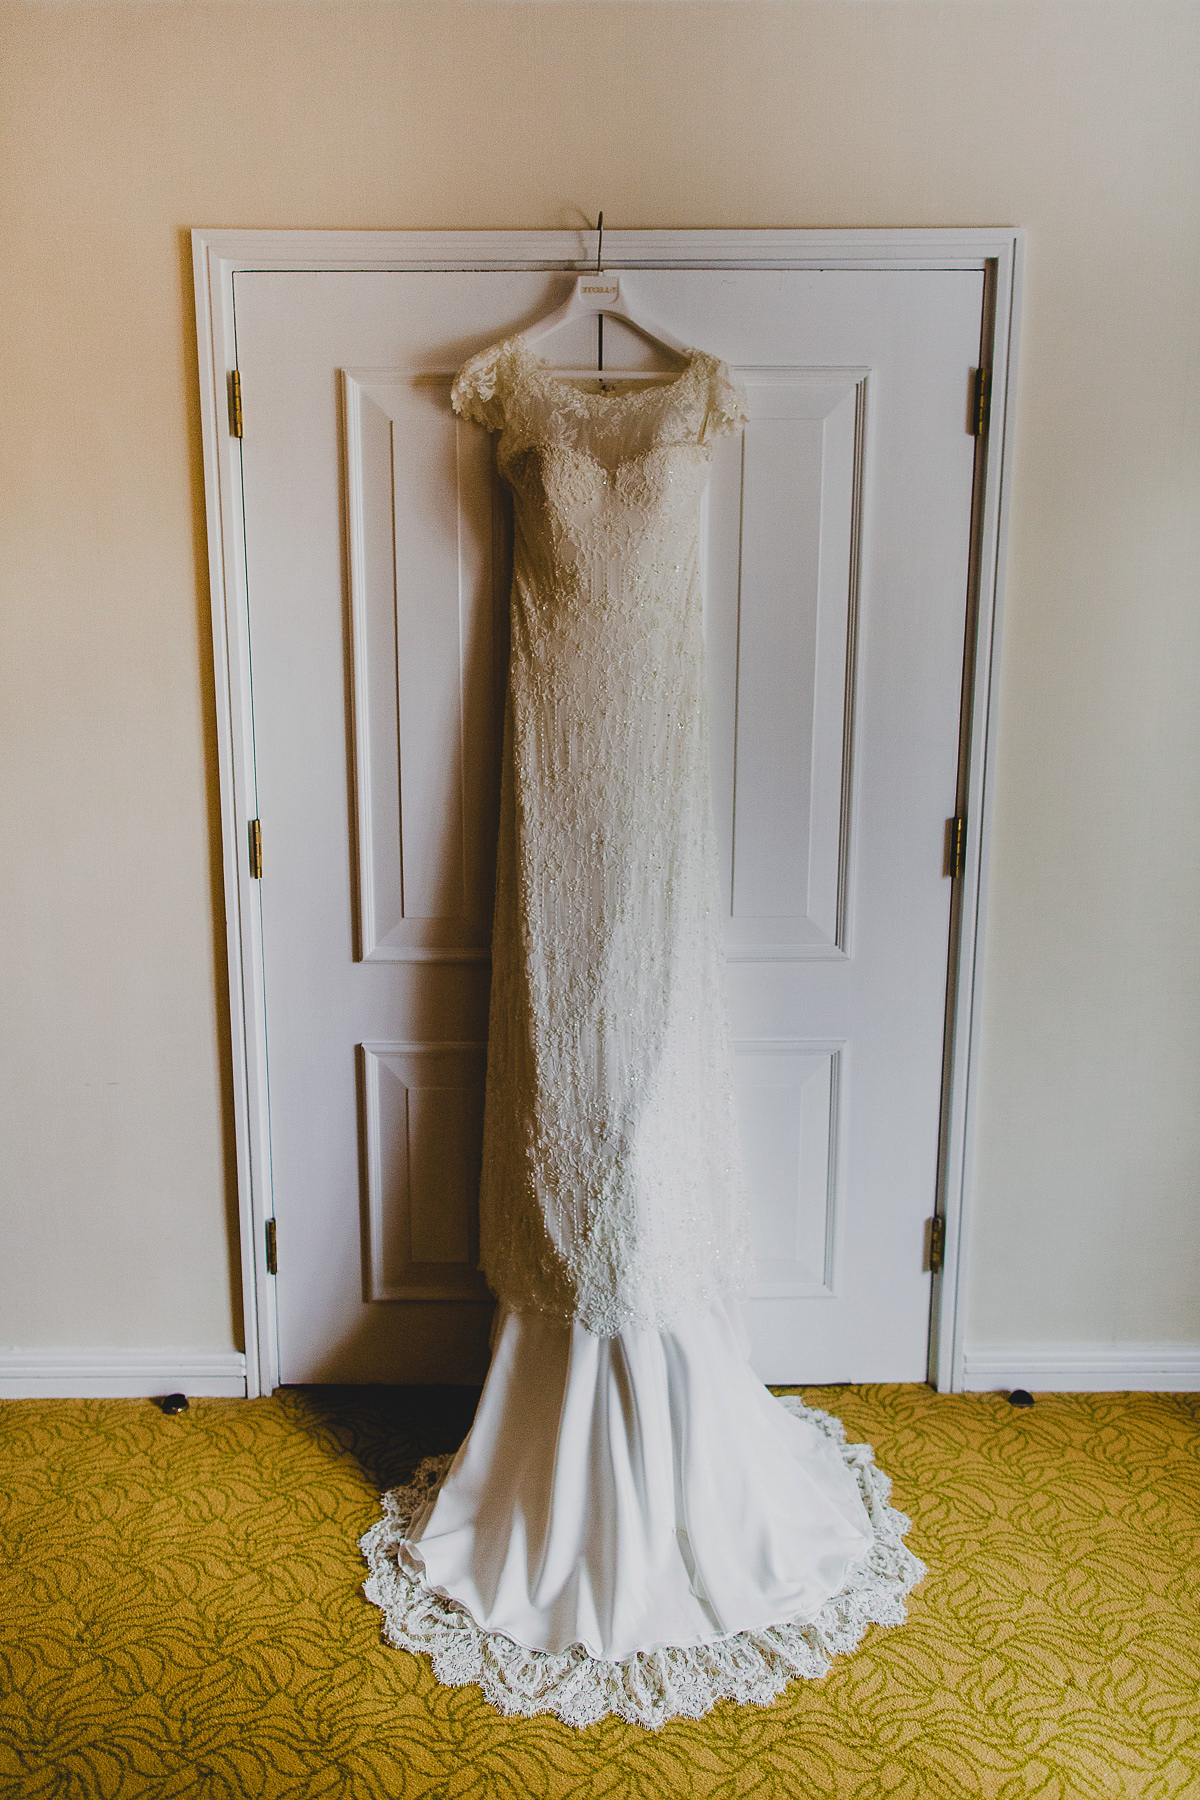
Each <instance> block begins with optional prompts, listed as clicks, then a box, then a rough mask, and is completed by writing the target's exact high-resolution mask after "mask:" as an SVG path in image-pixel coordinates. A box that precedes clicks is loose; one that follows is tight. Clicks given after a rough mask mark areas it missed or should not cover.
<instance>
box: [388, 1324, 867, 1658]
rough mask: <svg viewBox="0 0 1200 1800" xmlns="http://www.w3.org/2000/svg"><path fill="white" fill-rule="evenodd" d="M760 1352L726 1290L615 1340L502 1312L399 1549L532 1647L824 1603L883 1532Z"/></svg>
mask: <svg viewBox="0 0 1200 1800" xmlns="http://www.w3.org/2000/svg"><path fill="white" fill-rule="evenodd" d="M746 1351H747V1346H746V1340H745V1335H744V1332H743V1330H742V1327H741V1323H740V1319H739V1317H738V1315H737V1312H736V1310H735V1309H734V1308H733V1307H730V1306H725V1305H720V1306H716V1307H713V1308H711V1309H710V1310H707V1311H705V1312H702V1313H698V1314H695V1315H693V1316H691V1317H689V1318H688V1319H687V1320H686V1321H685V1322H683V1323H681V1324H679V1325H677V1326H676V1327H674V1328H673V1329H672V1330H670V1331H624V1332H622V1333H620V1335H619V1336H616V1337H611V1338H606V1337H597V1336H595V1335H594V1334H593V1333H591V1332H589V1331H586V1330H584V1329H583V1327H582V1326H578V1325H575V1326H564V1325H560V1324H556V1323H554V1322H552V1321H549V1320H547V1319H544V1318H542V1317H541V1316H540V1315H537V1314H530V1313H515V1312H503V1313H502V1314H501V1315H500V1316H499V1318H498V1320H497V1326H496V1331H495V1333H494V1352H493V1357H492V1363H491V1367H490V1369H489V1372H488V1377H487V1382H486V1385H485V1387H484V1390H483V1394H482V1397H481V1399H480V1403H479V1410H478V1412H477V1414H476V1416H475V1421H474V1423H473V1425H472V1427H471V1430H470V1433H469V1435H468V1436H467V1438H466V1440H465V1441H464V1443H463V1444H462V1446H461V1448H460V1449H459V1452H458V1454H457V1456H456V1457H455V1459H454V1462H453V1464H452V1465H451V1468H450V1471H449V1473H448V1475H447V1477H446V1479H445V1481H444V1483H443V1484H442V1486H441V1488H440V1489H439V1490H438V1492H437V1494H436V1496H435V1498H434V1499H433V1500H432V1501H431V1502H430V1503H429V1504H428V1505H427V1506H426V1508H425V1509H424V1511H423V1512H421V1513H419V1514H417V1515H416V1516H415V1517H414V1518H413V1520H412V1523H411V1525H410V1527H409V1531H408V1536H407V1537H406V1539H405V1540H404V1542H403V1544H402V1545H401V1547H400V1561H401V1563H402V1564H403V1566H404V1567H405V1569H406V1570H407V1572H408V1573H409V1574H410V1575H412V1576H413V1577H414V1578H415V1579H417V1580H418V1581H420V1582H421V1583H422V1584H423V1585H425V1586H426V1587H429V1588H431V1589H433V1591H434V1592H436V1593H438V1594H441V1595H443V1596H445V1597H447V1598H449V1599H451V1600H454V1601H456V1602H457V1603H458V1604H459V1605H461V1606H463V1607H465V1608H466V1610H467V1611H468V1612H469V1613H470V1614H471V1616H472V1618H473V1619H474V1620H475V1622H476V1624H478V1625H479V1626H480V1627H481V1628H482V1629H483V1630H485V1631H489V1632H498V1633H502V1634H503V1635H504V1636H505V1637H508V1638H511V1639H512V1640H513V1641H514V1642H516V1643H518V1644H522V1645H524V1646H526V1647H527V1648H528V1649H531V1650H547V1651H562V1650H565V1649H567V1648H569V1647H570V1646H571V1645H573V1644H580V1645H582V1646H583V1648H584V1649H585V1650H586V1651H587V1652H588V1654H589V1655H591V1656H593V1657H597V1658H602V1659H606V1660H613V1661H620V1660H623V1659H624V1658H626V1657H628V1656H630V1655H633V1654H634V1653H635V1652H637V1651H647V1650H656V1649H662V1648H665V1647H667V1646H681V1647H682V1646H687V1645H695V1644H702V1643H709V1642H713V1641H715V1640H717V1639H720V1638H723V1637H728V1636H730V1635H731V1634H733V1633H735V1632H742V1631H753V1630H756V1629H761V1628H762V1627H764V1626H767V1625H773V1624H780V1623H782V1622H783V1621H785V1620H801V1621H806V1620H808V1619H811V1618H812V1617H814V1616H815V1614H816V1613H817V1612H818V1610H819V1609H820V1607H821V1606H822V1605H823V1604H824V1602H825V1601H826V1600H828V1599H829V1598H830V1597H831V1596H832V1595H834V1594H837V1593H840V1592H841V1590H842V1588H843V1587H844V1586H845V1584H846V1579H847V1576H848V1573H849V1571H850V1570H851V1569H852V1568H853V1566H854V1565H855V1564H856V1563H857V1562H859V1561H860V1560H861V1559H862V1558H864V1557H865V1556H866V1555H867V1554H868V1553H869V1551H870V1550H871V1548H872V1545H873V1544H874V1541H875V1538H874V1533H873V1530H872V1526H871V1522H870V1520H869V1518H868V1516H867V1511H866V1508H865V1506H864V1505H863V1502H862V1499H861V1498H860V1495H859V1491H858V1486H857V1483H856V1481H855V1479H854V1475H853V1473H852V1471H851V1470H850V1468H848V1467H847V1465H846V1462H845V1460H844V1458H843V1457H842V1455H841V1453H840V1451H839V1449H838V1447H837V1445H836V1444H834V1443H832V1442H831V1441H830V1440H829V1439H828V1438H827V1437H825V1436H824V1434H823V1433H822V1432H820V1431H819V1430H818V1429H817V1427H816V1426H815V1425H813V1424H811V1423H809V1422H808V1421H807V1420H803V1419H797V1418H794V1417H793V1416H792V1415H791V1414H790V1413H789V1412H787V1411H786V1410H785V1409H784V1408H783V1407H782V1406H780V1404H779V1402H778V1401H777V1400H776V1399H775V1398H774V1396H773V1395H771V1394H770V1393H769V1392H768V1391H767V1389H766V1388H765V1387H764V1386H763V1384H762V1383H761V1382H760V1381H759V1380H758V1378H757V1376H756V1375H755V1374H754V1373H753V1371H752V1370H751V1368H750V1366H749V1363H748V1361H747V1355H746Z"/></svg>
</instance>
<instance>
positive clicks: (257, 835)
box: [246, 819, 262, 881]
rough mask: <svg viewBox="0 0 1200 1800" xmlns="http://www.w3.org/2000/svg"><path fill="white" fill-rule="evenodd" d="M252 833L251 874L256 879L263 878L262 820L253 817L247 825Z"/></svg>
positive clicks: (248, 830)
mask: <svg viewBox="0 0 1200 1800" xmlns="http://www.w3.org/2000/svg"><path fill="white" fill-rule="evenodd" d="M246 830H247V832H248V833H249V835H250V874H251V875H252V877H253V878H254V880H255V881H261V880H262V821H261V819H251V820H250V823H249V824H248V825H247V827H246Z"/></svg>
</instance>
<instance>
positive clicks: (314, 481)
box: [234, 269, 983, 1382]
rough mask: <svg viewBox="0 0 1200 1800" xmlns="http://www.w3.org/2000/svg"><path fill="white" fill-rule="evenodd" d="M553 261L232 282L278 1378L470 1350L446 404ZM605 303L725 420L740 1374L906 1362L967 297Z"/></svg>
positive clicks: (541, 306)
mask: <svg viewBox="0 0 1200 1800" xmlns="http://www.w3.org/2000/svg"><path fill="white" fill-rule="evenodd" d="M566 279H567V278H564V277H563V276H561V275H554V274H548V273H545V272H532V271H528V270H526V271H519V272H497V271H487V272H483V271H471V272H444V271H442V272H412V271H409V272H382V271H361V272H346V271H342V272H319V273H318V272H300V273H297V272H278V271H261V272H259V271H254V272H249V273H246V272H239V273H237V274H236V275H235V277H234V302H235V319H236V342H237V360H238V366H239V370H240V375H241V387H242V396H243V406H244V429H245V436H244V439H243V443H242V470H243V487H244V493H243V499H244V509H245V540H246V541H245V553H246V580H247V591H248V602H249V618H250V649H251V666H252V679H253V713H254V759H255V778H256V784H257V799H258V813H259V817H260V820H261V830H262V840H263V859H264V867H263V877H262V881H261V884H260V888H259V892H260V901H261V907H262V943H263V959H264V967H263V984H264V989H265V996H266V1019H267V1064H268V1083H269V1112H270V1159H271V1185H272V1193H273V1206H274V1213H275V1217H276V1221H277V1246H278V1275H277V1310H278V1329H279V1355H280V1378H281V1380H283V1381H285V1382H291V1381H468V1380H474V1379H478V1378H479V1377H480V1375H481V1374H482V1371H483V1369H484V1367H485V1366H486V1355H487V1351H486V1342H487V1330H488V1325H489V1318H490V1307H489V1304H488V1301H487V1297H486V1294H485V1292H484V1290H483V1287H482V1285H481V1282H480V1278H479V1276H478V1274H477V1273H476V1271H475V1268H474V1261H475V1243H474V1230H475V1227H474V1194H475V1186H476V1182H477V1179H478V1161H479V1133H480V1124H481V1101H482V1082H483V1072H484V1060H485V1050H486V1017H487V983H488V964H487V944H488V935H489V913H490V895H491V883H492V867H493V864H492V837H493V834H494V829H495V793H496V785H497V757H498V744H499V732H498V722H499V718H500V708H501V700H502V693H503V679H504V651H505V639H504V620H505V609H506V604H507V593H506V581H507V576H506V568H507V543H506V517H507V514H506V506H505V502H504V499H503V495H502V493H501V491H500V489H499V488H498V486H497V484H496V481H495V477H494V474H493V469H492V461H491V446H490V443H489V440H488V438H487V437H486V435H485V434H484V433H482V432H481V431H479V430H478V429H477V428H476V427H473V426H468V425H463V424H461V423H459V422H458V421H457V420H456V419H455V418H454V416H453V414H452V412H451V410H450V404H449V384H450V376H451V374H452V372H453V370H454V369H455V368H456V367H457V365H458V364H459V362H460V361H461V360H462V359H463V358H464V357H465V356H466V355H467V354H469V353H470V352H471V351H472V350H474V349H476V348H478V347H479V346H480V345H482V344H485V343H488V342H490V341H493V340H494V339H496V338H498V337H501V336H504V335H506V334H507V333H508V332H510V331H511V330H513V329H516V328H518V327H519V326H520V325H521V324H523V323H525V322H527V321H528V320H530V319H532V318H534V317H536V316H537V315H538V314H540V313H542V312H544V311H546V310H547V309H548V308H549V307H550V306H551V305H552V304H554V303H556V302H557V300H558V299H560V298H561V296H562V294H563V292H564V291H565V287H566ZM630 286H631V288H632V289H633V290H634V291H635V293H636V296H637V298H638V300H639V301H640V303H641V305H642V306H643V307H644V309H645V310H646V312H647V313H649V314H650V315H651V316H653V317H655V318H659V319H661V320H663V321H664V323H666V324H667V325H669V327H670V329H671V330H672V332H673V333H674V334H675V335H676V336H677V337H680V338H682V339H684V340H686V341H688V342H690V343H694V344H697V345H700V346H702V347H704V348H705V349H709V350H712V351H714V352H716V353H717V354H718V355H720V356H722V357H723V358H725V359H726V361H727V362H728V363H729V364H730V365H731V367H732V368H733V369H734V371H735V372H736V373H737V374H738V376H739V377H740V379H741V380H742V381H743V382H744V384H745V386H746V389H747V392H748V395H749V400H750V422H749V424H748V425H747V427H746V429H745V433H744V436H743V437H742V438H740V439H736V440H731V441H729V442H727V443H726V444H725V445H724V446H723V447H722V448H721V450H720V452H719V454H718V457H717V460H716V463H715V465H714V472H713V479H712V483H711V487H710V490H709V496H708V502H707V526H706V630H707V637H708V647H709V668H710V686H711V701H712V704H711V727H712V746H713V776H714V798H715V806H716V813H717V822H718V830H719V833H720V837H721V842H722V847H723V860H724V866H723V877H722V879H723V896H724V905H725V908H726V914H727V917H726V941H727V946H728V958H729V963H728V975H729V994H730V1006H731V1013H732V1023H733V1033H734V1039H735V1051H736V1069H737V1081H738V1092H739V1101H740V1108H741V1118H742V1132H743V1140H744V1148H745V1153H746V1157H747V1161H748V1165H749V1172H750V1177H751V1193H752V1204H753V1211H754V1233H755V1241H756V1247H757V1252H758V1275H757V1282H756V1286H755V1288H754V1291H753V1295H752V1297H751V1299H750V1301H749V1304H748V1308H747V1317H748V1322H749V1325H750V1329H751V1334H752V1338H753V1342H754V1346H755V1361H756V1366H757V1368H758V1370H759V1372H760V1374H761V1375H762V1376H763V1377H764V1378H766V1379H768V1380H775V1381H797V1380H805V1381H814V1382H821V1381H841V1380H853V1381H864V1380H889V1381H916V1380H922V1379H924V1376H925V1372H926V1356H927V1343H928V1330H929V1301H930V1292H929V1290H930V1276H929V1274H928V1273H927V1272H926V1270H925V1269H924V1266H923V1264H924V1260H925V1258H924V1243H925V1221H926V1220H927V1219H928V1217H929V1216H930V1214H931V1213H932V1211H933V1207H934V1199H935V1193H936V1187H937V1170H938V1139H939V1107H940V1096H941V1086H942V1068H943V1032H944V1018H945V1001H946V981H947V958H948V931H949V917H950V897H951V883H950V881H949V879H948V878H947V877H946V876H945V874H944V846H945V829H946V820H947V818H948V817H949V816H950V815H951V814H952V813H953V811H954V804H955V792H956V781H957V768H958V748H959V711H960V689H961V679H962V667H963V652H964V630H965V617H966V600H967V590H968V574H969V560H970V539H971V509H972V483H973V468H974V439H973V438H972V437H971V436H970V435H969V432H968V393H969V387H970V375H971V371H972V369H973V367H974V365H975V364H976V363H977V362H978V360H979V346H980V340H981V325H982V311H983V276H982V274H981V273H979V272H978V271H962V270H941V271H871V270H822V271H778V270H772V271H765V270H744V271H731V270H729V269H721V270H704V269H673V270H654V271H649V270H639V271H638V272H637V273H636V275H635V276H631V277H630ZM573 329H574V328H573ZM578 329H579V332H580V334H581V335H580V336H578V337H577V338H574V339H570V338H568V337H567V335H566V333H563V334H561V335H560V337H559V338H558V339H556V340H549V341H548V343H547V348H548V349H549V348H551V345H552V346H553V351H554V355H555V358H556V360H557V361H559V362H560V364H561V366H564V367H570V366H576V365H578V364H582V363H583V362H585V360H586V359H587V357H588V356H589V355H590V351H591V341H592V340H591V330H592V328H590V327H586V326H582V327H579V328H578ZM585 333H586V337H585V336H584V335H583V334H585ZM605 338H606V362H607V364H608V365H609V366H610V367H616V366H619V365H620V364H622V363H626V364H630V365H632V364H633V363H635V362H643V361H644V360H645V356H646V353H645V350H644V347H643V346H640V345H639V344H636V343H635V340H634V339H633V338H632V336H631V335H629V334H625V333H623V332H622V331H621V330H620V329H619V328H615V327H611V326H610V327H609V328H608V329H607V330H606V333H605Z"/></svg>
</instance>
